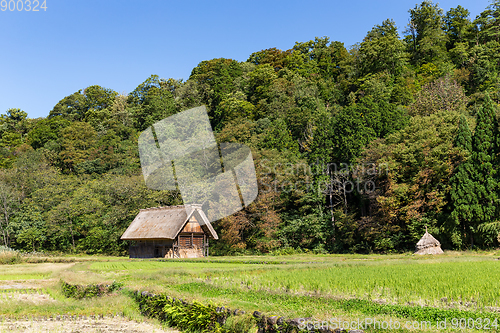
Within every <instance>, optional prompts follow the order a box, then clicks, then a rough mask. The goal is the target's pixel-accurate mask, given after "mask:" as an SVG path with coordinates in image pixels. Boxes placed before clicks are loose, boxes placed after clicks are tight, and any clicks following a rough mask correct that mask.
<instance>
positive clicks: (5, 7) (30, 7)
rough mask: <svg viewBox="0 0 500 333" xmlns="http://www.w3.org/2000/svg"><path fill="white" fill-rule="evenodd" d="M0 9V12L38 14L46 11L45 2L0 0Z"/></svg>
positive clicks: (35, 0) (36, 0)
mask: <svg viewBox="0 0 500 333" xmlns="http://www.w3.org/2000/svg"><path fill="white" fill-rule="evenodd" d="M0 9H1V10H2V12H5V11H10V12H39V11H42V10H43V11H46V10H47V3H46V0H43V1H38V0H1V1H0Z"/></svg>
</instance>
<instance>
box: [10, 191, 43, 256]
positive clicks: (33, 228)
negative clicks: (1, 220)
mask: <svg viewBox="0 0 500 333" xmlns="http://www.w3.org/2000/svg"><path fill="white" fill-rule="evenodd" d="M11 227H12V230H13V235H14V237H15V240H16V243H17V244H24V248H25V249H28V250H32V251H36V249H37V245H38V248H40V247H41V246H42V244H43V242H44V241H45V240H46V239H47V230H46V228H45V221H44V220H43V218H42V213H41V210H40V208H39V207H37V206H36V205H35V204H34V202H33V201H32V200H30V199H26V200H24V202H23V203H22V205H21V207H20V209H19V211H18V212H17V213H16V215H15V217H14V218H13V222H12V226H11Z"/></svg>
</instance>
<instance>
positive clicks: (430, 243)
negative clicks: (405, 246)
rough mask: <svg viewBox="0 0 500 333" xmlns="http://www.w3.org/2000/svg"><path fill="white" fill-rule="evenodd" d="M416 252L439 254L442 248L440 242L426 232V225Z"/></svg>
mask: <svg viewBox="0 0 500 333" xmlns="http://www.w3.org/2000/svg"><path fill="white" fill-rule="evenodd" d="M415 253H416V254H441V253H443V250H442V249H441V243H439V241H438V240H437V239H436V238H434V237H433V236H432V235H431V234H430V233H428V232H427V227H425V234H424V236H423V237H422V238H421V239H420V240H419V241H418V243H417V248H416V251H415Z"/></svg>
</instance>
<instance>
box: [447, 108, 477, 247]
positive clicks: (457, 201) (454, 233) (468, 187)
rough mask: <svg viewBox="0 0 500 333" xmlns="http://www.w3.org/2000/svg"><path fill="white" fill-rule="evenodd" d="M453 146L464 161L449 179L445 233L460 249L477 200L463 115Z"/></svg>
mask: <svg viewBox="0 0 500 333" xmlns="http://www.w3.org/2000/svg"><path fill="white" fill-rule="evenodd" d="M454 146H455V147H457V148H459V149H461V150H463V151H464V155H465V158H466V160H465V161H463V162H462V163H460V164H459V165H458V167H457V168H456V169H455V170H454V174H453V176H452V177H451V179H450V186H451V190H450V206H451V209H450V211H451V214H450V218H449V225H448V228H447V229H448V230H447V233H448V234H449V237H450V240H451V242H452V244H453V245H454V246H456V247H458V248H461V247H462V246H463V245H464V243H465V242H466V239H467V234H468V233H469V230H468V225H467V224H468V221H471V220H472V219H473V216H472V214H473V211H472V209H471V204H473V203H474V201H476V200H477V197H476V196H477V194H476V193H475V191H474V185H473V183H472V177H473V175H474V165H473V164H472V161H471V160H469V159H468V158H469V156H470V154H471V152H472V133H471V131H470V129H469V125H468V122H467V119H466V118H465V116H464V115H462V116H461V117H460V121H459V123H458V132H457V135H456V136H455V140H454Z"/></svg>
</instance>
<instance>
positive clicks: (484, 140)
mask: <svg viewBox="0 0 500 333" xmlns="http://www.w3.org/2000/svg"><path fill="white" fill-rule="evenodd" d="M497 138H498V121H497V118H496V112H495V107H494V106H493V102H492V101H491V99H490V97H489V96H488V95H487V98H486V101H485V103H484V104H483V105H482V106H481V107H480V108H479V110H478V112H477V115H476V128H475V131H474V136H473V137H472V156H471V163H472V165H473V170H472V172H473V174H472V177H471V178H472V185H473V189H474V192H475V198H473V200H471V203H470V210H471V211H472V214H471V215H470V217H471V219H470V220H469V225H468V231H469V233H470V244H471V246H474V235H475V234H476V233H477V231H478V227H479V226H480V225H481V224H485V223H491V222H494V221H495V219H496V218H497V216H498V180H497V179H498V178H497V177H498V175H497V170H496V165H495V164H496V155H497V154H498V142H497V140H498V139H497Z"/></svg>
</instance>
